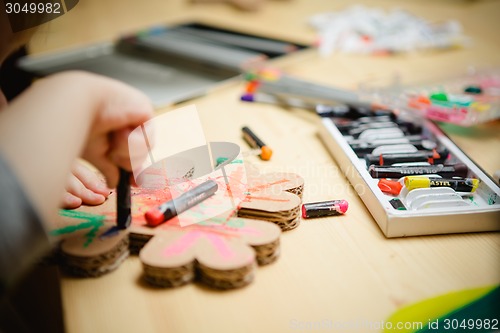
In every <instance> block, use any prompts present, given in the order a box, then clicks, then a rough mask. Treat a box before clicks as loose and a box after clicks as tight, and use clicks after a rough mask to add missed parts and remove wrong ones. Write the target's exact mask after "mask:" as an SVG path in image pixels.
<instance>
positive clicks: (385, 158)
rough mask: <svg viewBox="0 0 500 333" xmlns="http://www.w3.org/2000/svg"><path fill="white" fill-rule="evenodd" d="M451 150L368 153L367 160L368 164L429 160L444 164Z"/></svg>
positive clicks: (432, 162) (430, 162)
mask: <svg viewBox="0 0 500 333" xmlns="http://www.w3.org/2000/svg"><path fill="white" fill-rule="evenodd" d="M448 155H449V152H448V151H447V150H446V149H441V150H435V149H434V150H420V151H417V152H414V153H402V154H401V153H394V154H381V155H375V154H367V155H365V161H366V163H367V165H372V164H378V165H392V164H397V163H412V162H428V163H429V164H443V163H444V161H445V160H446V159H447V158H448Z"/></svg>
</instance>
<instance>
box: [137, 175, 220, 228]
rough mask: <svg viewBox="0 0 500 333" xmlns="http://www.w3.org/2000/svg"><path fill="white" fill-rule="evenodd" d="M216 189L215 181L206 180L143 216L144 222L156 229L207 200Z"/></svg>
mask: <svg viewBox="0 0 500 333" xmlns="http://www.w3.org/2000/svg"><path fill="white" fill-rule="evenodd" d="M217 189H218V185H217V183H216V182H215V181H213V180H207V181H206V182H204V183H202V184H200V185H198V186H196V187H195V188H193V189H192V190H189V191H187V192H186V193H184V194H182V195H181V196H179V197H178V198H176V199H173V200H170V201H167V202H165V203H164V204H162V205H160V206H158V207H156V208H153V209H151V210H149V211H148V212H146V214H144V216H145V217H146V221H147V223H148V225H149V226H151V227H156V226H157V225H159V224H161V223H163V222H165V221H168V220H170V219H171V218H173V217H175V216H177V215H179V214H180V213H182V212H184V211H186V210H187V209H189V208H191V207H193V206H196V205H197V204H199V203H200V202H202V201H204V200H206V199H208V198H209V197H211V196H212V195H213V194H214V193H215V192H217Z"/></svg>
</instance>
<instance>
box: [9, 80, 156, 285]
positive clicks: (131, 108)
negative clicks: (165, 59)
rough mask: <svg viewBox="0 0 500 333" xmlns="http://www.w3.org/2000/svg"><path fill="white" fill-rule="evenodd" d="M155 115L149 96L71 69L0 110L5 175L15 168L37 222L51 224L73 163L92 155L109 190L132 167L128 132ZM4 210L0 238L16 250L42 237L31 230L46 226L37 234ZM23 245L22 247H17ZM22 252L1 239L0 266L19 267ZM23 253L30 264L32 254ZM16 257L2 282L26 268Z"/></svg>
mask: <svg viewBox="0 0 500 333" xmlns="http://www.w3.org/2000/svg"><path fill="white" fill-rule="evenodd" d="M152 112H153V110H152V107H151V104H150V102H149V100H148V99H147V98H146V97H145V96H144V95H143V94H141V93H140V92H138V91H136V90H135V89H132V88H130V87H128V86H126V85H124V84H121V83H118V82H116V81H113V80H110V79H105V78H101V77H98V76H96V75H91V74H86V73H82V72H72V73H65V74H58V75H54V76H52V77H49V78H47V79H43V80H40V81H38V82H37V83H35V84H34V85H33V86H32V87H30V88H29V89H28V90H26V92H24V93H23V94H22V95H20V96H19V97H18V98H17V99H15V100H14V101H13V102H12V103H11V104H10V105H9V106H8V107H7V108H6V109H5V110H3V112H1V113H0V159H3V160H4V162H5V163H4V164H6V165H7V171H6V172H4V173H3V174H2V176H5V175H6V174H8V173H9V171H8V168H9V167H10V170H11V172H12V173H13V174H14V176H15V178H17V181H15V182H18V183H19V184H20V185H21V186H20V187H21V188H22V189H23V190H24V193H25V194H26V197H27V199H28V200H25V201H27V202H29V203H31V204H32V206H33V208H34V212H35V213H36V214H37V215H38V218H39V219H41V220H43V221H45V223H50V221H51V220H54V219H55V218H56V216H57V215H56V214H57V207H58V206H59V204H60V199H61V195H62V193H63V192H64V189H65V186H66V182H67V179H68V175H69V174H70V172H71V169H72V167H73V164H74V162H75V159H76V158H77V157H78V156H82V157H83V158H86V159H87V160H88V161H89V162H91V163H93V164H94V165H95V166H96V167H97V168H98V169H100V171H101V172H102V173H103V174H104V176H105V177H106V179H107V183H108V186H109V187H111V188H113V187H115V186H116V184H117V182H118V167H122V168H125V169H127V170H130V169H131V166H130V159H129V157H128V156H129V154H128V145H127V137H128V133H129V132H130V131H131V130H132V129H134V128H135V127H137V126H139V125H140V124H142V123H143V122H144V121H146V120H148V119H149V118H150V117H151V116H152ZM4 169H5V168H4ZM0 171H1V170H0ZM12 178H14V177H12ZM11 187H12V188H15V186H14V185H13V186H11ZM16 194H17V193H12V195H13V196H14V195H16ZM6 196H9V193H3V192H2V189H0V198H3V197H6ZM21 199H22V198H20V199H19V200H21ZM0 206H1V209H0V234H2V236H1V237H0V238H3V239H4V240H6V239H8V240H9V244H10V245H11V246H12V245H13V244H14V245H16V244H17V243H16V237H17V238H18V239H19V241H20V242H22V241H24V242H26V241H27V240H29V239H34V238H36V237H34V236H33V235H29V232H30V231H31V232H35V231H39V230H40V227H39V228H38V230H35V228H33V222H32V221H28V218H26V219H25V218H20V220H19V221H11V220H10V221H9V223H6V222H5V218H6V215H4V213H3V212H2V210H5V211H8V210H12V209H19V208H18V207H13V206H8V207H6V206H5V205H2V204H0ZM14 213H15V212H14ZM9 216H23V214H18V215H16V214H13V215H9ZM32 217H33V216H31V217H30V218H29V220H32ZM14 223H18V224H19V225H20V228H16V227H15V224H14ZM42 230H43V229H42ZM26 233H28V234H26ZM33 237H34V238H33ZM25 245H26V244H19V248H18V250H19V249H21V250H22V249H23V246H25ZM29 248H30V247H27V248H26V249H29ZM9 250H11V252H10V253H9ZM26 251H27V250H26ZM19 253H20V252H19V251H15V250H14V249H12V248H5V246H4V244H3V243H2V242H0V264H1V265H0V266H4V264H6V263H9V262H10V263H14V264H13V265H14V266H15V264H16V262H15V261H12V260H11V259H12V258H10V257H11V255H12V254H19ZM25 254H26V256H25V258H24V259H26V257H30V255H31V254H30V253H25ZM9 258H10V259H9ZM4 259H5V260H4ZM7 259H8V260H7ZM18 259H19V260H18V262H17V266H16V267H1V268H2V269H1V271H2V274H1V275H2V276H0V282H1V280H3V281H8V280H12V278H13V277H14V276H15V275H16V274H15V273H18V272H19V271H20V269H22V268H23V267H21V266H22V263H23V262H25V260H23V258H18ZM7 266H8V265H7ZM4 273H5V274H7V275H8V276H3V275H4Z"/></svg>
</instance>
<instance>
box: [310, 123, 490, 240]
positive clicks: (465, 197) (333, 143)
mask: <svg viewBox="0 0 500 333" xmlns="http://www.w3.org/2000/svg"><path fill="white" fill-rule="evenodd" d="M319 122H320V126H319V128H320V130H319V134H320V137H321V139H322V140H323V141H324V142H325V144H326V146H327V147H328V149H329V151H330V152H331V154H332V156H333V157H334V158H335V159H336V161H337V163H338V165H339V167H340V168H341V169H342V171H343V172H344V174H345V175H346V176H347V178H348V179H349V181H350V183H351V184H352V186H353V187H354V189H355V190H356V192H357V193H358V195H359V196H360V197H361V199H362V200H363V202H364V204H365V205H366V207H367V208H368V210H369V211H370V213H371V215H372V216H373V218H374V219H375V221H376V222H377V224H378V225H379V227H380V229H381V230H382V232H383V233H384V235H385V236H386V237H388V238H392V237H406V236H421V235H434V234H448V233H465V232H480V231H496V230H500V188H499V187H498V185H497V184H496V183H495V182H494V181H493V180H492V179H491V178H490V177H488V176H487V175H486V174H485V173H484V172H483V170H482V169H481V168H480V167H479V166H477V165H476V164H475V163H474V162H473V161H472V160H471V159H470V158H469V157H468V156H467V155H466V154H465V153H464V152H462V151H461V150H460V149H459V148H458V147H457V146H456V145H455V144H454V143H453V142H452V141H451V140H450V139H449V138H448V137H447V136H446V135H445V134H444V133H443V132H442V131H441V130H440V129H439V128H438V126H437V125H435V124H434V123H433V122H431V121H428V120H423V121H422V124H421V125H422V135H425V136H426V137H428V138H429V139H431V140H433V141H434V142H435V143H436V145H437V146H438V147H439V148H441V149H447V150H448V151H449V152H450V155H449V157H448V159H447V164H456V163H463V164H465V166H466V167H467V170H468V171H467V175H466V176H467V177H472V178H477V179H479V180H480V185H479V187H478V189H477V191H475V192H474V193H468V194H467V193H451V192H453V190H451V189H446V190H443V189H437V191H435V190H436V189H426V190H428V191H427V192H425V191H424V192H425V193H422V194H421V198H420V199H419V200H417V201H415V194H418V193H413V194H412V195H410V196H408V194H409V193H412V192H413V191H415V190H413V191H411V192H408V190H407V189H405V188H403V190H402V191H401V193H399V195H396V196H393V195H388V194H384V193H383V192H382V191H381V189H380V188H379V187H378V179H375V178H373V177H372V176H371V175H370V173H369V171H368V168H369V166H367V165H366V162H365V160H364V159H363V158H360V157H359V156H357V155H356V154H355V152H354V151H353V150H352V149H351V146H350V145H349V142H348V141H349V140H350V139H349V138H348V137H346V136H344V135H343V134H342V133H341V132H340V131H339V129H338V128H337V127H336V125H335V123H334V119H333V118H320V120H319ZM492 153H495V152H492ZM450 190H451V192H450ZM438 192H439V193H438ZM422 195H424V197H423V199H425V200H424V201H425V202H424V204H422ZM395 198H397V199H400V200H401V202H402V203H403V204H405V205H406V210H402V209H397V208H395V207H394V206H393V205H392V204H391V200H394V199H395ZM407 199H408V200H407ZM410 199H411V200H410ZM410 201H412V202H413V204H415V205H414V206H411V205H412V202H410ZM417 202H418V205H417V204H416V203H417Z"/></svg>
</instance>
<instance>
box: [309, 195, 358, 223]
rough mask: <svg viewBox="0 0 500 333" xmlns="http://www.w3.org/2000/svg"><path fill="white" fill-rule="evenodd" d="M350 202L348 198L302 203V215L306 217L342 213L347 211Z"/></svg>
mask: <svg viewBox="0 0 500 333" xmlns="http://www.w3.org/2000/svg"><path fill="white" fill-rule="evenodd" d="M347 208H349V204H348V202H347V201H346V200H331V201H323V202H312V203H307V204H303V205H302V217H303V218H305V219H308V218H314V217H323V216H335V215H342V214H344V213H345V212H347Z"/></svg>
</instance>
